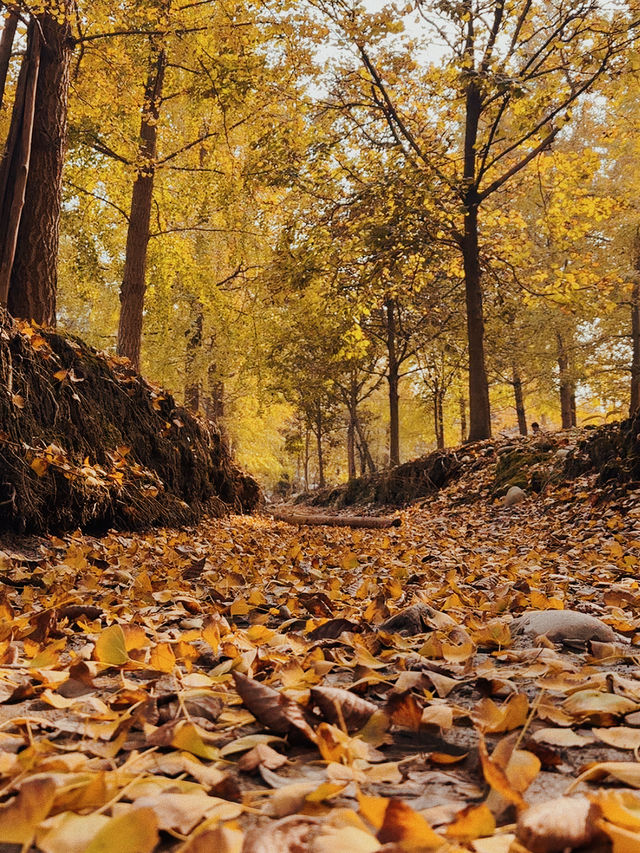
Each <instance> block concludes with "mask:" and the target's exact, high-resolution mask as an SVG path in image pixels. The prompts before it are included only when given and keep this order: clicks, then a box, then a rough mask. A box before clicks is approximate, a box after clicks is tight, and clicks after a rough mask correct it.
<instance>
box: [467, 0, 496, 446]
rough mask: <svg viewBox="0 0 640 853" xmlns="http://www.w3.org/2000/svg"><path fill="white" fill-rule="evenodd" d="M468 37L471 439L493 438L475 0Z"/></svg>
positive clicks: (470, 6)
mask: <svg viewBox="0 0 640 853" xmlns="http://www.w3.org/2000/svg"><path fill="white" fill-rule="evenodd" d="M463 7H464V11H465V16H464V18H465V20H466V28H467V32H466V39H465V47H464V62H465V68H466V69H467V72H466V80H465V117H464V155H463V156H464V162H463V186H464V192H463V197H462V202H463V204H464V233H463V235H462V238H461V243H460V247H461V249H462V259H463V264H464V289H465V302H466V310H467V338H468V341H469V440H470V441H477V440H479V439H483V438H491V410H490V406H489V381H488V379H487V369H486V365H485V356H484V314H483V306H482V279H481V270H480V250H479V244H478V207H479V204H480V199H479V197H478V185H477V181H478V176H477V148H476V145H477V141H478V129H479V126H480V115H481V113H482V92H481V89H480V82H479V80H478V75H477V74H476V58H475V49H476V46H475V29H474V27H475V10H474V8H473V4H472V2H471V0H464V2H463Z"/></svg>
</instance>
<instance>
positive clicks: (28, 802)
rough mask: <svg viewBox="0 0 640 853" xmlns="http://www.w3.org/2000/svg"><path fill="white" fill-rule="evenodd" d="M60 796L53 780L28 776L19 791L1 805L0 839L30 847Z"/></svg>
mask: <svg viewBox="0 0 640 853" xmlns="http://www.w3.org/2000/svg"><path fill="white" fill-rule="evenodd" d="M55 797H56V784H55V782H54V781H53V779H50V778H47V777H44V778H36V779H27V780H25V781H24V782H23V783H22V785H21V786H20V790H19V791H18V794H17V795H16V796H15V797H13V799H11V800H9V801H8V802H7V803H4V804H2V805H0V842H2V843H4V844H23V845H26V846H28V845H29V844H30V843H31V840H32V839H33V837H34V835H35V832H36V829H37V827H38V825H39V824H40V823H41V822H42V821H43V820H44V819H45V818H46V817H47V815H48V814H49V811H50V810H51V807H52V806H53V803H54V800H55Z"/></svg>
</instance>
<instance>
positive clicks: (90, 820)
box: [36, 812, 111, 853]
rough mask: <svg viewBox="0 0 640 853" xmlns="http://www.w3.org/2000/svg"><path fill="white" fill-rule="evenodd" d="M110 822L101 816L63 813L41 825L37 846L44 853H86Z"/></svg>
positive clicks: (107, 818) (37, 836)
mask: <svg viewBox="0 0 640 853" xmlns="http://www.w3.org/2000/svg"><path fill="white" fill-rule="evenodd" d="M110 820H111V818H109V817H107V816H106V815H101V814H89V815H78V814H74V813H73V812H61V814H57V815H56V816H55V817H51V818H49V819H48V820H45V821H44V822H43V823H41V824H40V826H39V827H38V832H37V835H36V844H37V846H38V849H39V850H42V851H43V853H84V851H85V850H86V849H87V846H88V844H89V842H90V841H91V840H92V839H93V838H94V837H95V836H96V835H97V834H98V832H100V830H101V829H103V828H104V827H105V826H106V825H107V824H108V823H109V821H110Z"/></svg>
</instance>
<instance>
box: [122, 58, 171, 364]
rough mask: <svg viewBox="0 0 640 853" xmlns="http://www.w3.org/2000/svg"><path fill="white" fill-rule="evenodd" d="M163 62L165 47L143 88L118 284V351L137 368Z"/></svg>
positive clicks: (140, 341) (164, 59) (155, 61)
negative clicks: (135, 156) (134, 163)
mask: <svg viewBox="0 0 640 853" xmlns="http://www.w3.org/2000/svg"><path fill="white" fill-rule="evenodd" d="M166 66H167V56H166V53H165V51H164V49H162V48H161V49H160V50H158V51H154V54H153V59H152V62H151V67H150V69H149V75H148V77H147V83H146V86H145V92H144V104H143V107H142V121H141V124H140V147H139V149H138V173H137V175H136V179H135V181H134V184H133V191H132V193H131V212H130V214H129V228H128V230H127V248H126V255H125V262H124V273H123V276H122V285H121V287H120V322H119V325H118V355H123V356H126V357H127V358H128V359H129V360H130V361H131V363H132V364H133V366H134V367H135V368H136V370H138V369H139V368H140V349H141V346H142V320H143V313H144V293H145V289H146V273H147V249H148V246H149V225H150V221H151V202H152V200H153V183H154V178H155V170H156V157H157V148H158V129H157V123H158V117H159V114H160V100H161V97H162V87H163V84H164V73H165V69H166Z"/></svg>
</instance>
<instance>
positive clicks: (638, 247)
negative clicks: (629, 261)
mask: <svg viewBox="0 0 640 853" xmlns="http://www.w3.org/2000/svg"><path fill="white" fill-rule="evenodd" d="M633 261H634V263H633V265H634V268H635V272H636V277H635V280H634V282H633V289H632V291H631V350H632V356H631V398H630V400H629V415H634V414H635V413H636V412H637V411H638V409H639V408H640V228H638V230H637V231H636V239H635V246H634V259H633Z"/></svg>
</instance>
